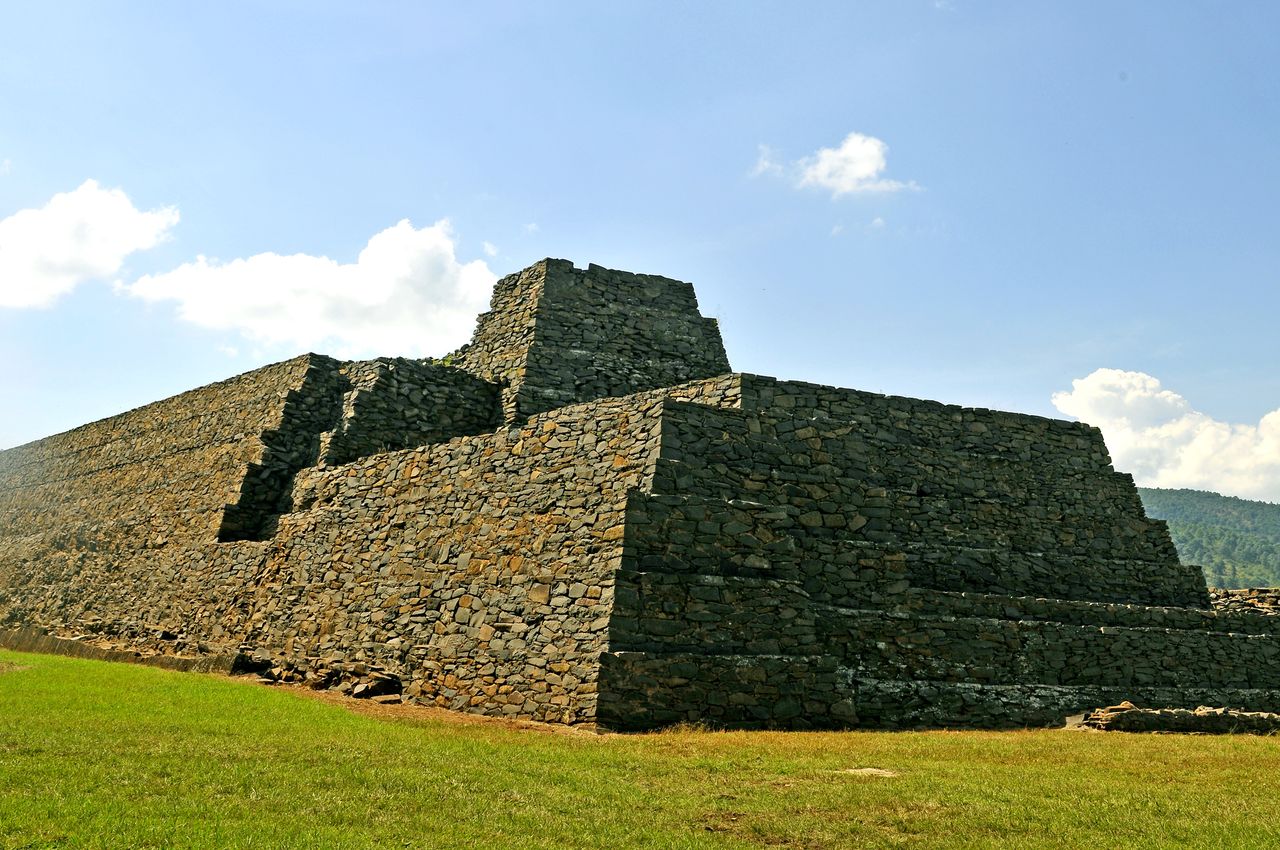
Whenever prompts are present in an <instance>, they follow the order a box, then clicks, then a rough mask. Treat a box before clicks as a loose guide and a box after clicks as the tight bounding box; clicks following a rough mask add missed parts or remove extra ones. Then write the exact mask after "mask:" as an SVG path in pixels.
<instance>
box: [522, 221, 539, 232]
mask: <svg viewBox="0 0 1280 850" xmlns="http://www.w3.org/2000/svg"><path fill="white" fill-rule="evenodd" d="M538 230H540V228H539V227H538V223H537V222H536V221H531V222H529V223H528V224H526V225H525V226H524V231H525V233H537V232H538Z"/></svg>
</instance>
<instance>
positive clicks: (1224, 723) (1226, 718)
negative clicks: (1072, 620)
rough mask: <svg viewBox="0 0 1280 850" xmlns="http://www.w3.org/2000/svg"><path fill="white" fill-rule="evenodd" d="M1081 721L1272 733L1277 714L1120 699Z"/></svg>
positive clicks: (1140, 728) (1279, 724)
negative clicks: (1162, 705)
mask: <svg viewBox="0 0 1280 850" xmlns="http://www.w3.org/2000/svg"><path fill="white" fill-rule="evenodd" d="M1081 725H1083V726H1087V727H1089V728H1091V729H1102V730H1103V731H1106V732H1182V733H1191V734H1204V735H1232V734H1249V735H1274V734H1276V733H1277V732H1280V714H1273V713H1270V712H1264V711H1236V710H1234V709H1230V708H1209V707H1208V706H1203V705H1202V706H1200V707H1198V708H1195V709H1186V708H1138V707H1137V706H1136V705H1134V704H1133V703H1131V702H1122V703H1120V704H1119V705H1113V706H1109V707H1107V708H1098V709H1095V710H1093V711H1091V712H1089V713H1088V714H1086V715H1085V718H1084V720H1083V721H1082V723H1081Z"/></svg>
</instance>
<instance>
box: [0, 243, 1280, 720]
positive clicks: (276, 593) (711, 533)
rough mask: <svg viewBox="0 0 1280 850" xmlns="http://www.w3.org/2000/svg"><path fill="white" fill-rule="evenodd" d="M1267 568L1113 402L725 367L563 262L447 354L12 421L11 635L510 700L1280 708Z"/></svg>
mask: <svg viewBox="0 0 1280 850" xmlns="http://www.w3.org/2000/svg"><path fill="white" fill-rule="evenodd" d="M1255 597H1256V598H1254V599H1253V600H1252V601H1250V602H1249V604H1244V603H1243V602H1240V601H1239V600H1236V601H1233V602H1223V603H1222V605H1223V606H1224V607H1219V608H1214V607H1210V602H1209V596H1208V594H1207V592H1206V588H1205V586H1204V581H1203V578H1202V577H1201V573H1200V571H1199V569H1198V568H1196V567H1194V566H1189V565H1183V564H1181V563H1179V562H1178V558H1177V554H1176V552H1175V551H1174V549H1173V546H1172V543H1171V542H1170V540H1169V536H1168V533H1167V531H1166V529H1165V526H1164V524H1163V523H1161V522H1158V521H1153V520H1149V519H1147V517H1146V516H1145V515H1144V513H1143V511H1142V507H1141V503H1140V502H1139V501H1138V497H1137V493H1136V491H1135V489H1134V487H1133V481H1132V479H1131V478H1130V477H1129V476H1127V475H1123V474H1119V473H1117V472H1115V471H1114V470H1113V469H1112V468H1111V465H1110V459H1109V457H1108V455H1107V452H1106V448H1105V446H1104V445H1103V442H1102V439H1101V435H1100V434H1099V432H1098V431H1097V430H1096V429H1093V428H1091V427H1089V426H1087V425H1082V424H1079V423H1071V422H1060V421H1055V420H1050V419H1044V418H1040V417H1035V416H1025V415H1020V414H1013V413H1002V412H997V411H989V410H974V409H968V408H960V407H954V406H950V405H943V404H939V403H936V402H930V401H923V400H917V399H906V398H896V397H892V396H882V395H877V394H874V393H865V392H859V391H855V390H842V389H836V388H831V387H821V386H816V385H813V384H804V383H797V382H785V381H778V380H775V379H772V378H765V377H760V376H754V375H742V374H731V373H729V372H728V363H727V360H726V359H725V356H724V349H723V346H722V345H721V343H720V337H719V332H718V330H717V328H716V326H715V324H714V322H713V321H712V320H710V319H705V318H703V317H702V316H701V315H699V313H698V310H697V304H696V300H695V299H694V296H693V291H692V287H690V286H689V285H688V284H685V283H681V282H678V281H672V280H668V279H666V278H659V277H652V276H644V275H632V274H628V273H625V272H613V271H609V270H607V269H600V268H598V267H595V266H592V267H591V268H589V269H587V270H585V271H583V270H579V269H574V268H573V267H572V266H571V265H570V264H568V263H565V262H564V261H557V260H546V261H543V262H541V263H538V264H536V265H534V266H533V267H531V268H529V269H526V270H525V271H523V272H521V273H519V274H517V275H512V276H510V277H508V278H505V279H504V280H503V281H501V282H500V283H499V285H498V287H497V289H496V291H495V293H494V298H493V309H492V310H491V311H490V312H488V313H486V314H484V315H483V316H482V317H481V318H480V321H479V324H478V328H477V332H476V336H475V338H474V339H473V341H472V343H471V345H469V346H467V347H465V348H464V349H462V350H461V351H459V352H457V353H456V354H455V355H453V356H451V357H450V358H447V359H446V361H441V362H435V361H418V360H404V359H394V358H390V359H380V360H373V361H364V362H357V363H342V362H339V361H336V360H332V359H330V358H327V357H322V356H320V355H305V356H303V357H299V358H295V359H294V360H290V361H287V362H285V363H280V364H276V365H274V366H268V367H265V368H263V369H259V370H257V371H255V372H250V373H248V374H246V375H242V376H239V377H237V378H233V379H231V380H229V381H224V382H221V383H219V384H214V385H211V386H209V387H205V388H202V389H198V390H194V391H192V392H190V393H185V394H183V395H181V396H177V397H175V398H173V399H168V400H166V401H162V402H158V403H156V404H153V405H149V406H147V407H144V408H140V409H138V410H135V411H131V412H129V413H125V414H122V415H120V416H117V417H112V418H111V419H107V420H103V421H101V422H97V423H93V424H90V425H87V426H84V427H83V428H79V429H76V430H74V431H71V432H68V433H66V434H61V435H57V436H54V437H50V438H48V439H46V440H41V441H37V442H35V443H32V444H29V445H27V446H22V447H19V448H17V449H12V450H10V451H6V452H0V627H7V628H12V629H17V628H21V629H24V630H25V631H22V632H20V633H19V632H9V633H0V643H5V642H6V641H7V642H9V643H10V644H12V643H15V642H17V643H23V642H25V645H32V644H33V642H34V643H39V642H40V641H45V642H46V643H45V644H42V645H46V646H48V647H50V648H53V649H59V648H61V649H65V650H68V651H70V650H74V651H77V652H84V653H92V652H98V653H107V655H104V656H101V657H120V658H137V657H139V656H140V655H142V656H146V657H153V658H165V659H169V658H172V659H187V660H189V659H206V658H207V659H213V658H224V659H225V658H229V659H238V660H237V661H235V662H234V666H235V667H236V669H241V670H245V671H252V672H257V673H259V674H261V676H262V677H263V679H264V681H269V682H295V683H303V684H307V685H309V686H311V687H316V688H335V689H338V690H341V691H343V692H345V693H348V694H351V695H353V696H359V697H365V698H369V699H376V700H380V701H385V702H389V703H391V702H398V701H401V700H412V701H418V702H425V703H429V704H433V705H438V706H442V707H446V708H451V709H455V710H460V711H469V712H477V713H483V714H491V715H497V716H506V717H522V718H530V719H536V720H544V721H552V722H562V723H582V724H597V725H600V726H604V727H609V728H617V729H646V728H653V727H656V726H661V725H664V724H669V723H676V722H684V721H696V722H707V723H712V724H716V725H722V726H728V727H780V728H797V729H803V728H840V727H848V726H881V727H890V728H905V727H910V726H917V725H971V726H987V727H1005V726H1020V725H1053V724H1059V723H1061V722H1062V721H1063V719H1064V718H1065V717H1066V716H1068V715H1071V714H1076V713H1079V712H1081V711H1084V710H1085V709H1087V708H1091V707H1094V706H1098V705H1105V704H1108V703H1114V702H1118V701H1119V700H1122V699H1135V700H1142V701H1143V702H1144V703H1145V704H1149V705H1161V706H1171V707H1172V706H1180V707H1185V708H1192V707H1194V706H1196V705H1202V704H1212V705H1229V706H1232V707H1236V708H1245V709H1251V710H1260V709H1261V710H1275V709H1277V708H1280V638H1278V637H1277V634H1278V632H1280V630H1277V628H1276V627H1275V625H1274V624H1275V623H1277V622H1280V621H1277V620H1276V619H1275V617H1274V616H1272V615H1270V614H1264V613H1260V610H1262V609H1264V608H1265V607H1266V606H1265V605H1260V604H1255V603H1256V602H1258V600H1259V599H1261V597H1260V596H1257V594H1255ZM1237 603H1239V604H1237ZM19 634H21V635H26V637H24V638H21V639H19V638H18V637H15V635H19ZM112 653H114V654H112ZM187 660H182V661H174V662H173V663H174V664H177V665H179V666H182V665H185V664H187ZM227 666H228V667H230V666H232V664H231V663H228V665H227Z"/></svg>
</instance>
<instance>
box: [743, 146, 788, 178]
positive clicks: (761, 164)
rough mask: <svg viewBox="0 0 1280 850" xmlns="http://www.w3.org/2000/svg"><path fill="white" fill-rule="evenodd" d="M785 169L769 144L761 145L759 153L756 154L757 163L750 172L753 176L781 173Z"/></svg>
mask: <svg viewBox="0 0 1280 850" xmlns="http://www.w3.org/2000/svg"><path fill="white" fill-rule="evenodd" d="M783 170H784V168H783V165H782V163H780V162H778V158H777V155H776V154H775V153H774V152H773V148H771V147H769V146H768V145H760V146H759V154H758V155H757V156H756V164H755V165H754V166H752V168H751V171H750V172H749V174H750V176H752V177H759V176H760V175H762V174H781V173H782V172H783Z"/></svg>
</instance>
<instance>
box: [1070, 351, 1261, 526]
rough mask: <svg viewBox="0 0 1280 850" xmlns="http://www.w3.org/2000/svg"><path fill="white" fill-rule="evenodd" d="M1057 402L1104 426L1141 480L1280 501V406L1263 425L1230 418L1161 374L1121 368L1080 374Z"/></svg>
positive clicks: (1119, 463)
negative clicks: (1199, 405) (1208, 409)
mask: <svg viewBox="0 0 1280 850" xmlns="http://www.w3.org/2000/svg"><path fill="white" fill-rule="evenodd" d="M1053 404H1054V406H1055V407H1056V408H1058V410H1060V411H1062V412H1063V413H1065V414H1067V415H1068V416H1073V417H1075V418H1077V419H1080V420H1081V421H1084V422H1088V423H1089V424H1091V425H1096V426H1097V427H1098V428H1100V429H1101V430H1102V433H1103V436H1104V437H1105V438H1106V441H1107V447H1108V449H1110V451H1111V455H1112V459H1113V461H1114V463H1115V466H1116V468H1117V469H1120V470H1122V471H1124V472H1130V473H1132V474H1133V476H1134V478H1135V479H1137V481H1138V483H1139V484H1141V485H1144V486H1149V487H1189V488H1192V489H1198V490H1213V491H1215V492H1218V493H1224V494H1227V495H1232V496H1240V497H1243V498H1248V499H1264V500H1267V501H1272V502H1280V409H1278V410H1274V411H1272V412H1271V413H1268V414H1267V415H1265V416H1263V417H1262V418H1261V419H1260V420H1259V421H1258V423H1257V424H1232V423H1228V422H1223V421H1221V420H1218V419H1214V418H1213V417H1211V416H1209V415H1207V414H1205V413H1202V412H1200V411H1198V410H1196V409H1195V408H1194V407H1193V406H1192V404H1191V402H1189V401H1188V400H1187V399H1186V398H1184V397H1183V396H1181V395H1179V394H1178V393H1176V392H1173V391H1172V390H1168V389H1165V388H1164V386H1163V385H1162V384H1161V383H1160V381H1159V380H1158V379H1157V378H1154V377H1152V376H1151V375H1148V374H1146V373H1144V372H1126V371H1122V370H1119V369H1098V370H1096V371H1094V372H1093V373H1092V374H1090V375H1087V376H1086V377H1083V378H1077V379H1075V380H1074V381H1072V382H1071V389H1070V390H1069V391H1064V392H1059V393H1054V395H1053Z"/></svg>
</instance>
